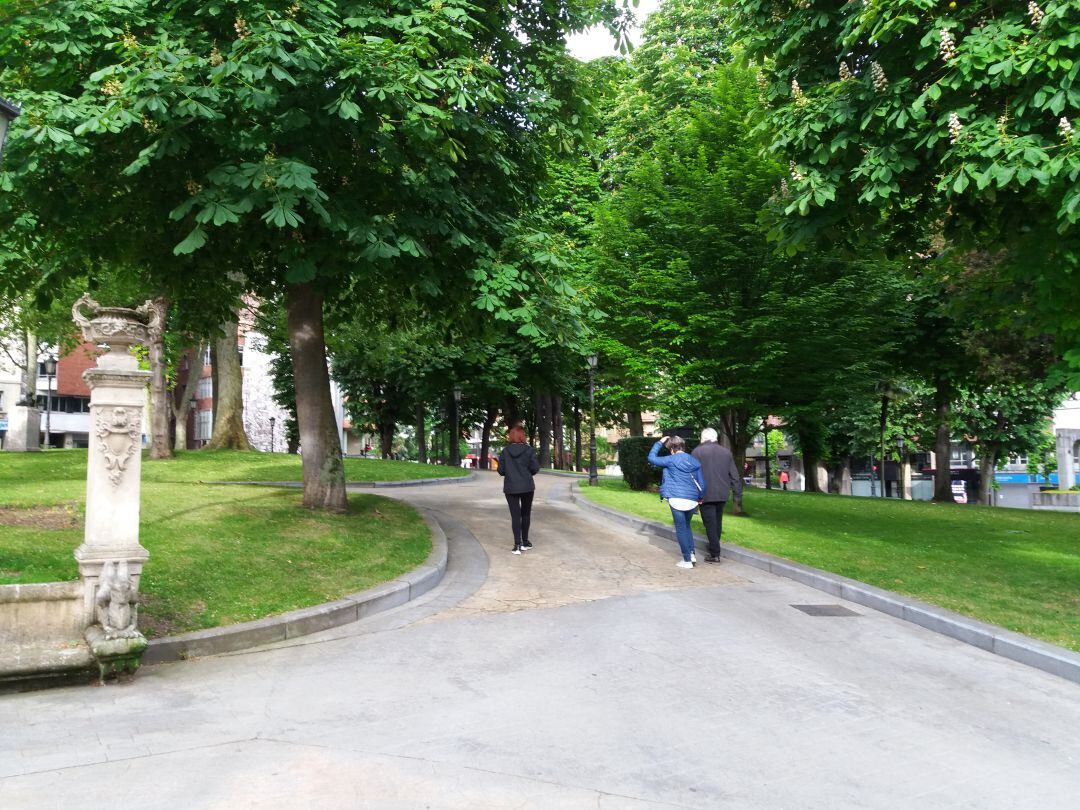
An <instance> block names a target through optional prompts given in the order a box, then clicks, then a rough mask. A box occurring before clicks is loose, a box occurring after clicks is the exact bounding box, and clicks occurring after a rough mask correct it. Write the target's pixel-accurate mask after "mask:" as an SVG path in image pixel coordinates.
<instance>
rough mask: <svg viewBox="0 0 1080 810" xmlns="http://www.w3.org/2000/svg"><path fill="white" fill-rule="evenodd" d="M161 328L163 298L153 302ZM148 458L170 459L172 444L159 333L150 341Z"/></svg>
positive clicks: (162, 337)
mask: <svg viewBox="0 0 1080 810" xmlns="http://www.w3.org/2000/svg"><path fill="white" fill-rule="evenodd" d="M154 306H155V307H156V308H157V309H158V312H159V317H160V318H161V324H162V327H164V325H165V314H166V313H167V312H168V310H169V303H168V301H167V300H166V299H164V298H158V299H156V300H155V301H154ZM148 348H149V355H150V458H152V459H161V458H172V442H170V441H169V438H170V437H169V404H168V396H169V391H168V388H167V386H166V383H165V334H164V331H162V332H159V333H158V334H157V336H156V337H155V338H154V339H153V340H151V341H150V346H149V347H148Z"/></svg>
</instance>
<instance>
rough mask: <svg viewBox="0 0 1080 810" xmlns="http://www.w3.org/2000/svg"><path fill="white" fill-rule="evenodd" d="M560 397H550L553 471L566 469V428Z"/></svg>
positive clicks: (554, 395)
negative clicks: (553, 454) (553, 452)
mask: <svg viewBox="0 0 1080 810" xmlns="http://www.w3.org/2000/svg"><path fill="white" fill-rule="evenodd" d="M562 406H563V401H562V397H560V396H558V395H557V394H553V395H552V397H551V427H552V431H551V432H552V433H554V434H555V469H556V470H562V469H564V468H565V467H566V426H565V424H564V423H563V412H562Z"/></svg>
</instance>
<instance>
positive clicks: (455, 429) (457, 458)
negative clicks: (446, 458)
mask: <svg viewBox="0 0 1080 810" xmlns="http://www.w3.org/2000/svg"><path fill="white" fill-rule="evenodd" d="M460 404H461V386H460V385H455V386H454V405H453V411H452V412H451V414H450V464H451V465H452V466H454V467H460V466H461V426H460V424H458V422H459V415H458V406H459V405H460Z"/></svg>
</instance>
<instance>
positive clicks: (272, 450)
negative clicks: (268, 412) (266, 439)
mask: <svg viewBox="0 0 1080 810" xmlns="http://www.w3.org/2000/svg"><path fill="white" fill-rule="evenodd" d="M276 422H277V419H275V418H274V417H273V416H271V417H270V452H271V453H273V452H274V423H276Z"/></svg>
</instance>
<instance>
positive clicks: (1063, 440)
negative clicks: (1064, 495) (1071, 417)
mask: <svg viewBox="0 0 1080 810" xmlns="http://www.w3.org/2000/svg"><path fill="white" fill-rule="evenodd" d="M1054 438H1055V440H1056V443H1057V468H1058V489H1064V490H1067V489H1069V488H1070V487H1072V486H1074V485H1075V484H1076V483H1077V482H1076V473H1075V472H1074V471H1073V465H1074V464H1075V463H1076V448H1077V444H1078V443H1080V430H1075V429H1071V428H1059V429H1058V430H1056V431H1054Z"/></svg>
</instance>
